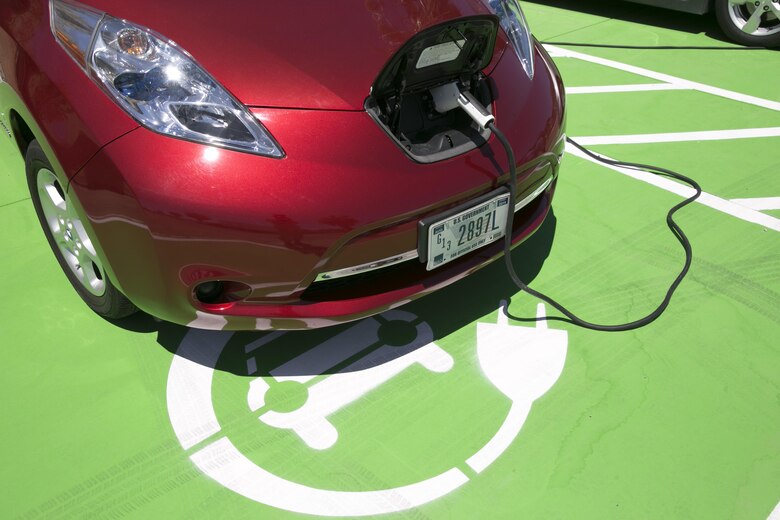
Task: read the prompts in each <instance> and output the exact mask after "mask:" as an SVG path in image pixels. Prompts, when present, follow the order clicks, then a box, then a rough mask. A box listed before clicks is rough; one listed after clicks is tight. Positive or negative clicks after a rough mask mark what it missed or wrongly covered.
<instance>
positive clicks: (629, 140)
mask: <svg viewBox="0 0 780 520" xmlns="http://www.w3.org/2000/svg"><path fill="white" fill-rule="evenodd" d="M756 137H780V127H772V128H741V129H738V130H712V131H706V132H672V133H667V134H636V135H603V136H595V135H594V136H583V137H577V138H575V139H574V140H575V141H577V142H578V143H580V144H581V145H583V146H593V145H599V144H644V143H676V142H684V141H722V140H728V139H749V138H756Z"/></svg>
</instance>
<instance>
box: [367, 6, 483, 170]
mask: <svg viewBox="0 0 780 520" xmlns="http://www.w3.org/2000/svg"><path fill="white" fill-rule="evenodd" d="M496 32H497V25H496V21H495V19H494V18H493V17H482V16H478V17H470V18H462V19H459V20H456V21H453V22H449V23H446V24H442V25H439V26H436V27H432V28H430V29H427V30H425V31H423V32H421V33H420V34H418V35H417V36H415V37H414V38H412V39H411V40H410V41H409V42H407V43H406V44H404V45H403V46H402V47H401V49H400V50H399V51H398V52H397V53H396V54H395V55H394V56H393V58H392V59H391V60H390V62H389V63H388V64H387V65H386V66H385V68H384V69H383V70H382V72H381V73H380V74H379V76H378V77H377V80H376V81H375V82H374V85H373V86H372V88H371V95H370V96H369V97H368V99H366V103H365V108H366V111H367V112H368V114H369V115H370V116H371V117H372V118H373V119H374V121H376V122H377V124H379V126H380V127H381V128H382V129H383V130H384V131H385V133H387V135H388V136H390V137H391V138H392V139H393V141H395V143H396V144H397V145H398V146H399V147H401V148H402V149H403V150H404V152H406V153H407V155H409V156H410V157H411V158H412V159H414V160H415V161H417V162H421V163H431V162H436V161H441V160H444V159H448V158H450V157H454V156H456V155H460V154H463V153H466V152H468V151H469V150H473V149H474V148H477V147H479V146H481V145H483V144H484V143H485V142H487V139H488V138H489V137H490V130H487V129H485V128H480V126H479V125H478V124H476V123H474V121H473V120H472V119H471V118H470V117H469V116H468V115H467V114H465V113H464V112H463V111H462V110H449V111H446V112H443V113H442V112H441V111H440V110H437V103H436V101H435V100H434V97H433V94H432V93H431V91H432V90H435V89H436V88H438V87H441V86H443V85H446V84H448V83H453V82H457V84H458V85H459V88H460V89H461V90H463V91H466V92H469V93H470V94H471V95H472V96H474V98H476V99H477V100H478V101H479V102H480V103H481V105H482V106H484V107H487V108H488V110H490V107H491V105H492V102H493V98H492V94H491V92H490V88H489V86H488V82H487V80H486V78H485V76H484V74H483V73H482V69H484V68H485V67H487V65H488V64H489V63H490V60H491V58H492V56H493V47H494V45H495V39H496Z"/></svg>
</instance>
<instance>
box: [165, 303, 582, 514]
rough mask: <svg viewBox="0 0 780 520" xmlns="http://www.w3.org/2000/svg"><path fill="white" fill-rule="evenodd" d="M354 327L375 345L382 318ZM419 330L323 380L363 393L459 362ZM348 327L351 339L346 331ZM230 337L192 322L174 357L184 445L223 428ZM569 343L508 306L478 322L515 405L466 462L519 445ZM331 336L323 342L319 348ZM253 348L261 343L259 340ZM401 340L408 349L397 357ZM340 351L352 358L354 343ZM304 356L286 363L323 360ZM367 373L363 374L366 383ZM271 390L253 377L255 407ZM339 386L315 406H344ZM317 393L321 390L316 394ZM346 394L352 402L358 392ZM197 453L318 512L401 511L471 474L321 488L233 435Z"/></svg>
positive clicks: (481, 342) (207, 465)
mask: <svg viewBox="0 0 780 520" xmlns="http://www.w3.org/2000/svg"><path fill="white" fill-rule="evenodd" d="M503 306H504V305H502V307H503ZM382 316H383V317H384V318H385V320H387V321H389V322H393V321H398V320H400V321H405V322H407V323H410V324H414V323H417V317H416V316H414V315H413V314H411V313H407V312H404V311H397V310H396V311H389V312H386V313H384V314H383V315H382ZM537 316H544V304H540V305H539V306H538V307H537ZM366 321H374V322H377V320H376V319H373V320H372V319H370V318H369V319H367V320H366ZM377 323H378V322H377ZM355 327H357V329H356V330H357V331H358V332H360V331H361V330H362V332H363V333H368V336H365V337H362V336H361V337H354V338H353V339H356V340H362V341H357V342H358V343H361V344H364V345H369V346H370V345H375V344H376V343H377V342H378V341H380V338H379V336H378V335H377V334H376V332H377V328H376V327H375V326H373V325H372V326H369V327H367V328H362V327H360V326H359V325H357V324H356V325H354V326H353V328H355ZM416 329H417V338H415V339H414V340H413V341H412V342H411V343H409V344H408V345H405V346H388V345H384V346H380V347H379V348H377V349H376V350H373V351H372V352H371V353H369V354H368V355H366V356H365V357H363V358H360V359H358V360H357V361H355V362H354V363H352V364H351V365H349V366H348V367H346V368H344V369H343V371H342V372H339V373H337V374H332V375H329V376H327V379H325V381H328V380H331V379H340V378H341V377H340V376H347V377H349V380H350V381H351V382H357V383H358V384H359V385H358V386H362V392H363V393H365V392H367V391H370V390H372V389H373V388H374V386H375V385H378V384H381V380H385V379H387V377H386V376H387V374H377V372H376V369H380V370H390V371H397V370H403V367H408V366H409V365H411V364H415V363H419V364H422V365H423V366H425V367H426V368H427V369H429V370H431V371H434V372H446V371H448V370H449V369H450V368H451V367H452V365H453V363H454V360H453V359H452V357H451V356H450V355H449V354H447V353H446V352H444V351H441V350H440V349H439V348H438V347H436V345H435V344H434V343H433V331H432V330H431V329H430V327H429V326H428V325H427V324H426V323H424V322H422V323H417V325H416ZM342 334H345V337H351V335H350V333H348V331H347V332H344V333H342ZM231 336H232V333H230V334H226V333H221V332H209V331H203V330H195V329H193V330H191V331H189V332H188V333H187V334H186V335H185V337H184V339H183V340H182V344H181V345H180V346H179V348H178V349H177V355H176V356H174V360H173V363H172V365H171V371H170V373H169V375H168V408H169V411H168V413H169V416H170V419H171V423H172V425H173V429H174V432H175V433H176V436H177V437H178V439H179V442H180V443H181V444H182V446H183V447H184V448H185V449H189V448H190V447H193V446H195V445H196V444H198V443H200V442H202V441H204V440H206V439H208V438H210V437H212V436H213V435H214V434H216V433H217V432H218V431H219V430H220V425H219V423H217V420H216V416H215V413H214V409H213V403H212V396H211V394H212V388H211V386H212V378H213V369H212V368H209V367H214V366H216V363H217V360H218V359H219V356H220V354H221V352H222V350H223V349H224V348H225V346H226V345H227V343H228V340H229V339H230V337H231ZM420 342H422V345H421V344H420ZM485 342H489V343H490V344H485ZM567 343H568V337H567V333H566V331H562V330H555V329H548V327H547V324H546V323H545V322H540V323H538V324H537V326H536V327H535V328H534V327H521V326H510V325H509V323H508V320H507V317H506V315H505V314H504V313H503V312H502V311H500V313H499V319H498V324H495V325H494V324H486V323H480V324H478V329H477V357H478V359H479V364H480V366H481V367H482V370H483V372H484V373H485V376H486V377H487V378H488V380H489V381H490V382H491V383H492V384H493V385H494V386H495V387H496V388H497V389H498V390H499V391H500V392H501V393H502V394H504V396H505V397H506V398H508V399H509V400H510V401H511V408H510V410H509V412H508V414H507V416H506V418H505V419H504V422H503V423H502V425H501V427H500V428H499V430H498V431H497V432H496V434H495V435H494V436H493V437H492V438H491V439H490V440H489V441H488V442H487V444H486V445H485V446H483V447H482V448H481V449H480V450H479V451H477V452H476V453H475V454H474V455H473V456H472V457H470V458H469V459H467V460H466V463H467V464H468V465H469V466H470V467H471V468H472V469H473V470H474V471H476V472H477V473H480V472H482V471H483V470H484V469H485V468H487V467H488V466H489V465H490V464H491V463H492V462H494V461H495V460H496V459H497V458H498V457H500V456H501V454H502V453H503V452H504V451H505V450H506V449H507V448H508V447H509V446H510V445H511V444H512V442H513V441H514V439H515V438H516V436H517V435H518V433H519V432H520V430H521V428H522V425H523V423H524V422H525V419H526V417H527V415H528V412H529V410H530V408H531V406H532V403H533V401H534V400H536V399H537V398H538V397H540V396H541V395H542V394H544V393H545V392H546V391H547V390H548V389H549V388H550V387H551V386H552V385H553V384H555V381H556V380H557V379H558V377H560V375H561V373H562V371H563V367H564V365H565V361H566V350H567ZM328 344H329V342H327V341H326V342H325V343H323V344H321V345H320V346H318V347H315V349H314V350H318V349H320V348H321V347H322V346H323V345H328ZM330 345H331V347H332V346H334V345H332V344H330ZM254 347H257V345H253V348H254ZM399 348H403V349H410V350H409V351H408V352H406V353H405V354H403V355H402V356H400V357H397V350H398V349H399ZM307 352H310V351H307ZM339 354H341V355H347V356H348V357H350V356H349V354H350V353H349V351H342V352H339ZM299 358H301V359H302V361H303V362H302V364H301V365H295V366H293V365H289V364H288V365H289V366H287V365H283V366H286V367H287V368H288V369H293V368H295V367H298V368H302V367H308V368H313V367H316V366H318V365H323V363H324V362H323V361H321V360H317V359H315V358H316V356H314V357H312V356H311V355H308V356H307V355H306V354H303V355H301V356H299ZM385 360H389V361H385ZM383 361H384V362H383ZM366 367H370V368H366ZM382 367H386V368H382ZM275 371H276V370H274V371H272V372H275ZM282 372H284V371H282ZM361 374H362V375H361ZM377 375H379V377H377ZM274 377H275V379H276V380H277V381H279V380H288V381H289V380H296V379H300V378H301V377H304V378H309V377H310V376H308V375H306V376H298V375H295V374H286V373H285V374H274ZM360 378H362V379H364V381H360ZM377 379H378V380H379V381H377ZM315 387H316V385H315ZM268 388H269V385H268V384H267V381H265V380H264V379H262V378H258V379H256V380H254V382H252V383H250V392H249V395H248V404H249V407H250V409H252V410H259V409H260V408H262V407H263V406H264V405H265V398H264V397H265V392H266V391H267V390H268ZM312 388H314V387H312ZM348 391H350V390H348ZM316 393H317V392H312V391H310V392H309V396H308V398H307V403H306V404H304V408H305V407H306V406H307V405H308V404H309V401H311V400H312V397H313V396H312V394H316ZM320 393H322V392H320ZM337 394H339V395H335V396H334V397H335V398H336V399H335V401H334V402H331V403H324V405H323V406H321V407H319V409H318V411H317V414H316V415H317V416H318V417H319V416H324V415H326V414H327V413H329V410H330V409H331V408H334V407H338V406H343V405H344V395H342V392H341V391H340V392H337ZM314 397H315V398H316V395H315V396H314ZM347 397H348V398H349V399H348V400H350V399H352V397H353V396H347ZM315 400H316V399H315ZM446 404H447V405H449V406H454V408H453V410H452V411H453V413H458V407H457V404H453V403H446ZM443 405H444V403H443ZM433 455H440V454H439V453H435V454H433ZM190 459H191V460H192V461H193V463H194V464H195V465H196V466H197V467H198V468H199V469H200V470H201V471H202V472H203V473H204V474H206V475H208V476H209V477H211V478H213V479H214V480H215V481H217V482H219V483H220V484H222V485H223V486H225V487H226V488H228V489H231V490H233V491H235V492H236V493H239V494H241V495H243V496H245V497H248V498H250V499H252V500H255V501H257V502H261V503H264V504H267V505H270V506H273V507H277V508H281V509H287V510H289V511H294V512H299V513H306V514H311V515H319V516H363V515H377V514H384V513H392V512H398V511H404V510H408V509H410V508H413V507H416V506H420V505H422V504H425V503H427V502H430V501H432V500H435V499H437V498H440V497H442V496H444V495H446V494H448V493H450V492H452V491H454V490H455V489H457V488H459V487H460V486H462V485H463V484H465V483H466V482H468V481H469V477H468V476H466V475H465V474H464V473H463V472H462V471H461V470H460V469H458V468H456V467H451V469H448V470H446V471H444V472H443V473H441V474H439V475H437V476H435V477H432V478H428V479H426V480H421V481H419V482H416V483H413V484H410V485H405V486H400V487H396V488H392V489H379V490H375V491H337V490H330V489H318V488H313V487H309V486H306V485H303V484H298V483H296V482H291V481H289V480H285V479H283V478H281V477H279V476H276V475H274V474H272V473H270V472H269V471H267V470H265V469H263V468H261V467H260V466H258V465H256V464H255V463H254V462H253V461H251V460H249V459H248V458H247V457H246V456H244V455H243V454H242V453H241V452H239V451H238V449H236V447H235V446H234V445H233V443H232V442H231V441H230V439H228V438H227V437H221V438H219V439H218V440H215V441H213V442H210V443H208V444H207V445H206V446H204V447H201V448H199V449H197V451H196V452H195V453H193V454H192V455H191V456H190Z"/></svg>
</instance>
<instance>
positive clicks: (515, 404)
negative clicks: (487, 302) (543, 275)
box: [466, 302, 569, 473]
mask: <svg viewBox="0 0 780 520" xmlns="http://www.w3.org/2000/svg"><path fill="white" fill-rule="evenodd" d="M505 307H506V302H501V308H499V309H498V322H497V323H496V324H493V323H477V357H478V358H479V364H480V366H481V367H482V371H483V372H484V373H485V376H486V377H487V378H488V380H489V381H490V382H491V383H492V384H493V386H495V387H496V388H498V390H500V391H501V393H503V394H504V395H506V396H507V397H508V398H509V399H510V400H511V401H512V406H511V407H510V409H509V413H508V414H507V416H506V418H505V419H504V422H503V424H502V425H501V428H499V430H498V432H497V433H496V434H495V435H494V436H493V438H492V439H490V442H488V443H487V444H486V445H485V446H484V447H483V448H482V449H481V450H479V451H478V452H477V453H475V454H474V455H473V456H472V457H471V458H469V459H468V460H467V461H466V463H467V464H468V465H469V466H471V469H473V470H474V471H476V472H477V473H481V472H482V471H483V470H484V469H485V468H487V467H488V466H490V464H492V463H493V462H494V461H495V460H496V459H497V458H498V457H500V456H501V454H502V453H504V451H505V450H506V449H507V448H508V447H509V445H510V444H512V442H513V441H514V440H515V438H516V437H517V435H518V434H519V433H520V429H521V428H522V427H523V424H524V423H525V420H526V418H527V417H528V413H529V412H530V411H531V405H532V404H533V402H534V401H535V400H536V399H538V398H539V397H541V396H542V395H543V394H544V393H545V392H547V390H549V389H550V388H551V387H552V386H553V385H554V384H555V382H556V381H557V380H558V378H559V377H560V375H561V373H562V372H563V365H564V363H565V362H566V350H567V348H568V343H569V340H568V334H567V332H566V331H565V330H556V329H548V328H547V322H546V321H538V322H537V323H536V327H521V326H517V325H515V326H513V325H509V320H508V319H507V316H506V314H505V311H504V309H505ZM536 316H537V318H544V317H545V310H544V304H542V303H540V304H539V305H537V307H536Z"/></svg>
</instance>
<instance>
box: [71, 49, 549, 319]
mask: <svg viewBox="0 0 780 520" xmlns="http://www.w3.org/2000/svg"><path fill="white" fill-rule="evenodd" d="M536 59H537V73H536V75H535V77H534V80H533V81H532V82H529V81H527V79H526V80H525V81H521V79H522V78H525V76H524V72H523V71H522V69H521V67H520V65H519V63H518V62H517V60H515V59H514V56H512V55H511V53H505V55H504V56H503V57H502V59H501V61H500V62H499V63H498V65H497V66H496V67H495V69H494V70H493V72H492V74H491V76H490V82H491V88H492V89H493V90H494V97H495V99H496V102H495V104H494V112H495V114H496V118H497V125H498V126H499V127H500V128H501V129H502V131H503V132H504V133H505V134H506V135H507V136H508V138H509V139H510V142H511V143H512V145H513V147H514V150H515V154H516V155H517V159H518V167H519V169H518V179H519V181H518V200H517V201H516V202H520V201H523V199H527V200H525V201H524V202H525V205H524V206H523V207H522V208H521V209H520V210H519V211H518V212H517V214H516V218H515V233H514V236H513V241H514V243H519V242H520V241H522V240H523V239H525V238H526V237H528V236H529V235H530V234H531V233H533V231H535V230H536V229H537V228H538V227H539V226H540V225H541V223H542V222H543V221H544V218H545V216H546V214H547V212H548V210H549V208H550V203H551V199H552V195H553V193H554V189H555V181H556V178H557V171H558V164H559V159H560V154H562V151H563V126H564V106H563V103H564V100H563V95H562V85H561V83H560V77H559V75H558V74H557V71H556V70H555V68H554V66H553V65H552V63H551V62H550V61H549V57H548V56H547V55H546V54H545V53H544V52H543V51H542V50H541V48H540V47H538V46H537V56H536ZM543 63H544V64H546V65H547V67H544V66H542V64H543ZM512 86H517V90H516V91H515V92H512V91H510V90H511V87H512ZM252 110H253V112H254V114H255V115H256V116H257V117H258V118H259V119H260V120H261V121H262V123H263V124H264V125H265V126H266V128H268V129H269V131H270V132H271V133H272V134H273V135H274V136H275V138H276V139H277V140H278V142H279V143H280V144H281V145H282V147H283V148H284V150H285V152H286V154H287V156H286V157H285V158H284V159H269V158H265V157H259V156H253V155H249V154H244V153H239V152H233V151H229V150H223V149H218V148H213V147H208V146H204V145H201V144H196V143H191V142H187V141H182V140H177V139H172V138H169V137H165V136H161V135H158V134H155V133H153V132H151V131H149V130H146V129H144V128H139V129H136V130H134V131H132V132H130V133H128V134H127V135H125V136H123V137H121V138H119V139H117V140H115V141H114V142H112V143H110V144H109V145H107V146H105V147H104V148H103V149H102V150H101V151H100V152H99V153H98V154H96V155H95V157H93V158H92V159H91V160H90V161H89V162H88V163H87V165H86V166H85V167H84V168H82V170H81V171H80V172H79V173H78V174H77V175H76V176H75V177H74V178H73V179H72V182H71V185H70V189H71V190H73V193H75V196H76V198H77V199H78V200H79V202H80V205H81V208H82V210H83V212H84V213H85V216H86V217H87V220H88V222H89V225H90V226H91V228H92V236H93V237H95V239H96V242H97V244H96V246H97V250H98V254H100V255H101V258H103V259H104V261H105V264H104V265H105V266H106V269H107V273H108V275H109V276H110V278H111V280H112V281H113V282H114V284H115V285H117V287H118V288H119V289H120V290H121V291H122V292H123V293H124V294H125V295H127V296H128V298H130V299H131V300H132V301H133V302H134V303H135V304H136V305H137V306H138V307H140V308H141V309H142V310H144V311H146V312H148V313H150V314H152V315H154V316H158V317H160V318H162V319H165V320H168V321H172V322H175V323H180V324H186V325H190V326H194V327H200V328H215V329H261V330H262V329H270V328H277V329H299V328H313V327H319V326H325V325H331V324H335V323H339V322H344V321H349V320H354V319H358V318H360V317H363V316H367V315H370V314H373V313H376V312H381V311H383V310H386V309H389V308H393V307H397V306H399V305H402V304H404V303H407V302H408V301H411V300H412V299H414V298H416V297H419V296H422V295H424V294H427V293H429V292H432V291H434V290H436V289H438V288H440V287H443V286H445V285H447V284H449V283H452V282H454V281H456V280H458V279H460V278H462V277H464V276H467V275H468V274H469V273H471V272H473V271H474V270H476V269H478V268H479V267H481V266H483V265H485V264H486V263H487V262H489V261H490V260H491V259H493V258H495V257H496V256H497V255H500V253H501V241H499V242H496V243H493V244H491V245H489V246H487V247H483V248H482V249H479V250H477V251H475V252H472V253H469V254H468V255H466V256H465V257H463V258H460V259H458V260H456V261H454V262H452V263H451V264H447V265H446V266H444V267H441V268H439V269H436V270H433V271H430V272H428V271H426V270H425V266H424V264H422V263H421V262H420V261H419V259H417V258H407V259H406V261H404V262H400V263H396V264H394V265H385V266H383V267H382V268H381V269H370V270H366V269H363V270H362V271H361V272H359V273H354V274H352V275H351V276H339V277H334V276H333V274H334V273H338V274H343V273H344V272H345V270H350V269H354V268H355V267H356V266H358V267H359V266H365V265H367V264H373V263H376V262H377V261H381V260H385V259H391V258H395V257H397V256H401V255H407V257H408V256H409V255H413V252H414V251H415V250H416V248H417V223H418V221H419V220H420V219H421V218H425V217H428V216H431V215H436V214H438V213H441V212H443V211H445V210H447V209H449V208H452V207H454V206H457V205H459V204H462V203H464V202H466V201H468V200H470V199H473V198H476V197H478V196H480V195H482V194H484V193H487V192H489V191H491V190H492V189H495V188H496V187H497V186H500V185H501V184H502V183H505V182H506V181H507V180H508V174H507V173H505V172H507V171H508V165H507V161H506V157H505V156H504V152H503V149H502V148H501V147H500V146H499V145H498V143H497V141H496V140H495V138H491V139H490V140H489V142H488V143H487V144H486V145H484V146H482V147H481V148H478V149H475V150H473V151H471V152H469V153H467V154H464V155H461V156H459V157H455V158H452V159H449V160H445V161H441V162H438V163H433V164H419V163H415V162H413V161H411V160H410V159H409V158H408V157H407V156H406V155H405V154H404V153H403V152H402V151H401V150H400V149H398V148H397V146H396V144H395V143H393V142H392V141H391V140H390V139H389V138H388V137H387V136H386V135H385V134H384V132H383V131H382V130H381V129H380V128H379V127H378V126H377V125H376V123H375V122H374V121H373V120H372V119H371V118H370V117H369V115H368V114H366V113H365V112H363V111H324V110H295V109H264V108H254V109H252ZM210 280H229V281H235V282H241V283H243V284H247V285H248V286H250V287H251V293H250V294H249V295H248V296H247V297H246V298H245V299H244V300H241V301H237V302H231V303H229V304H218V305H209V304H203V303H201V302H199V301H198V300H197V299H196V298H195V297H194V287H195V286H196V285H198V284H200V283H203V282H206V281H210Z"/></svg>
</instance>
